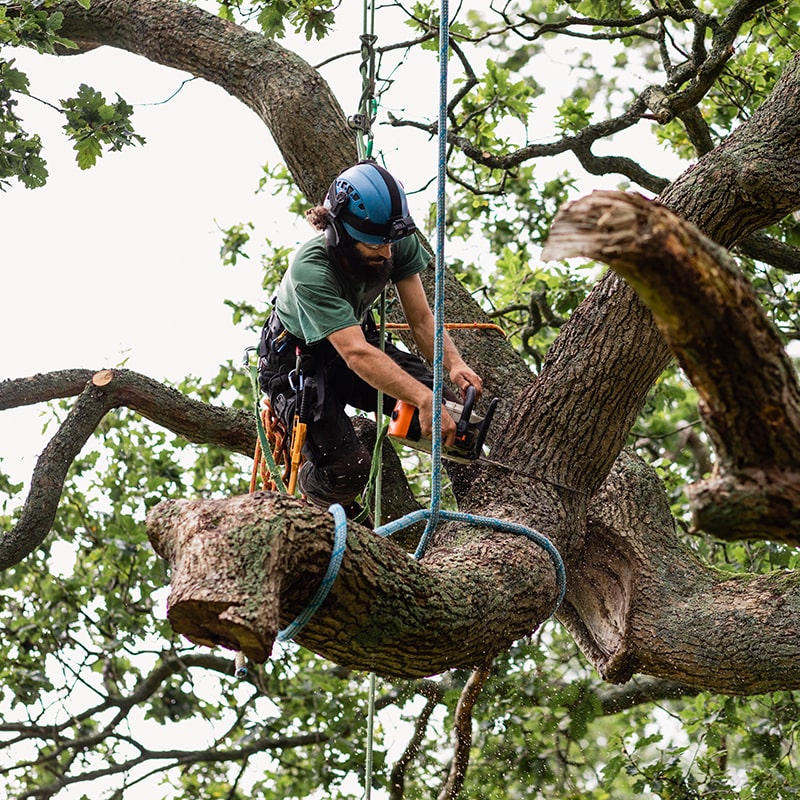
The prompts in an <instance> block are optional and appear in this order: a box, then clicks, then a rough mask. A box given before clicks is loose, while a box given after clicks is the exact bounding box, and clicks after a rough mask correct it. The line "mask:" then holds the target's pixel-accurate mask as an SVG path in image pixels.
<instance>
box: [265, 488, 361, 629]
mask: <svg viewBox="0 0 800 800" xmlns="http://www.w3.org/2000/svg"><path fill="white" fill-rule="evenodd" d="M328 511H330V512H331V514H333V521H334V525H335V528H334V531H333V550H332V551H331V560H330V561H329V562H328V569H327V570H326V571H325V575H324V576H323V578H322V582H321V583H320V585H319V587H318V588H317V591H316V593H315V595H314V596H313V597H312V598H311V602H310V603H309V604H308V605H307V606H306V607H305V608H304V609H303V610H302V611H301V612H300V613H299V614H298V615H297V616H296V617H295V619H294V620H293V621H292V622H291V623H290V624H289V625H287V626H286V627H285V628H284V629H283V630H281V631H278V635H277V636H276V637H275V638H276V640H277V641H279V642H287V641H289V640H290V639H294V637H295V636H297V634H298V633H300V631H301V630H303V628H304V627H305V626H306V623H307V622H308V621H309V620H310V619H311V617H313V616H314V614H316V612H317V610H318V609H319V607H320V606H321V605H322V604H323V603H324V602H325V598H326V597H327V596H328V592H330V590H331V587H332V586H333V584H334V581H335V580H336V576H337V575H338V574H339V567H341V565H342V560H343V559H344V551H345V549H346V548H347V516H346V515H345V513H344V509H343V508H342V506H340V505H339V504H338V503H334V504H333V505H331V506H329V507H328Z"/></svg>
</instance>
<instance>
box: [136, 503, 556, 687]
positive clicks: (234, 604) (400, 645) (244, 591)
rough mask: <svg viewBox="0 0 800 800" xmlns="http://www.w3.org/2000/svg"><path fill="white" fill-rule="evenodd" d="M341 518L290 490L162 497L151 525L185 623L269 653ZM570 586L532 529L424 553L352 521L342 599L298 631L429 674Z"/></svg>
mask: <svg viewBox="0 0 800 800" xmlns="http://www.w3.org/2000/svg"><path fill="white" fill-rule="evenodd" d="M333 527H334V526H333V518H332V517H331V515H330V514H327V513H326V512H323V511H319V510H317V509H314V508H310V507H308V506H305V505H304V504H302V503H301V502H300V501H298V500H295V499H294V498H291V497H288V496H286V495H273V494H268V493H263V492H260V493H256V494H252V495H245V496H241V497H232V498H230V499H226V500H214V501H202V500H196V501H166V502H164V503H161V504H159V505H158V506H156V507H155V508H154V509H151V511H150V512H149V513H148V534H149V536H150V539H151V542H152V543H153V546H154V547H155V548H156V551H157V552H158V553H159V554H160V555H161V556H162V557H163V558H165V559H167V560H168V561H169V562H170V564H171V565H172V580H171V584H172V593H171V596H170V602H169V619H170V622H171V623H172V625H173V627H174V628H175V630H176V631H178V632H179V633H183V634H185V635H186V636H188V637H189V638H190V639H192V641H196V642H200V643H203V644H208V645H214V644H222V645H224V646H227V647H229V648H232V649H237V650H242V651H243V652H245V653H246V654H247V655H248V656H249V657H250V658H252V659H253V660H255V661H259V662H261V661H264V660H265V659H266V658H267V657H268V656H269V654H270V651H271V649H272V643H273V640H274V638H275V636H276V634H277V632H278V630H279V628H283V627H285V626H287V625H288V624H289V623H290V622H291V621H292V620H293V619H294V617H295V616H296V615H297V614H299V613H300V611H302V610H303V608H305V606H306V605H307V604H308V602H309V601H310V600H311V597H312V595H313V594H314V592H315V591H316V588H317V586H318V585H319V582H320V581H321V580H322V576H323V574H324V572H325V570H326V569H327V566H328V562H329V560H330V555H331V548H332V542H333ZM556 595H557V586H556V578H555V572H554V570H553V566H552V563H551V561H550V559H549V557H548V556H547V555H546V554H545V552H544V551H543V550H542V549H541V548H540V547H539V546H538V545H536V544H534V543H532V542H530V541H529V540H527V539H526V538H525V537H522V536H515V535H514V534H501V533H492V532H488V531H479V532H477V533H475V535H474V536H471V537H470V539H469V541H467V542H464V543H462V544H461V545H460V546H457V547H437V548H436V549H435V550H434V551H431V552H430V553H429V555H426V556H425V558H423V559H422V560H421V561H416V560H414V559H413V558H411V557H410V556H409V555H408V554H407V553H406V552H405V551H404V550H402V549H401V548H399V547H397V546H396V545H394V544H393V543H392V542H391V541H387V540H386V539H383V538H381V537H379V536H377V535H375V534H373V533H372V532H371V531H368V530H366V529H364V528H361V527H360V526H358V525H351V526H350V527H349V530H348V537H347V551H346V553H345V557H344V561H343V562H342V565H341V568H340V569H339V573H338V577H337V579H336V581H335V583H334V585H333V588H332V589H331V591H330V594H329V595H328V599H327V600H326V601H325V603H324V604H323V605H322V607H321V608H320V609H319V610H318V611H317V612H316V614H315V615H314V617H313V619H312V621H311V622H310V623H309V624H308V625H307V626H306V627H305V628H304V629H303V630H302V631H301V632H300V634H299V635H298V636H297V641H298V642H300V643H301V644H303V645H305V646H306V647H308V648H309V649H311V650H313V651H315V652H318V653H320V654H321V655H323V656H325V657H326V658H329V659H331V660H332V661H335V662H336V663H338V664H342V665H344V666H347V667H352V668H354V669H365V670H371V671H373V672H376V673H378V674H381V675H391V676H395V677H421V676H424V675H430V674H432V673H436V672H441V671H444V670H447V669H450V668H451V667H472V666H474V665H476V664H482V663H484V662H485V660H486V658H487V657H488V656H491V655H493V654H494V653H496V652H499V651H500V650H503V649H505V648H507V647H508V646H509V645H510V644H511V643H512V642H513V641H515V640H517V639H519V638H521V637H522V636H525V635H527V634H529V633H530V632H531V631H532V630H533V629H534V628H535V627H537V626H538V625H539V624H540V623H541V622H542V621H543V620H544V619H546V618H547V616H548V615H549V614H550V613H551V612H552V610H553V604H554V601H555V597H556Z"/></svg>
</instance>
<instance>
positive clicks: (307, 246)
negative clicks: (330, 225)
mask: <svg viewBox="0 0 800 800" xmlns="http://www.w3.org/2000/svg"><path fill="white" fill-rule="evenodd" d="M329 263H330V258H329V257H328V248H327V246H326V244H325V237H324V236H323V235H322V234H320V235H319V236H315V237H314V238H313V239H309V240H308V241H307V242H303V244H301V245H300V247H299V248H298V249H297V251H296V252H295V254H294V257H293V258H292V267H299V268H304V267H308V268H312V269H319V268H321V267H327V265H328V264H329Z"/></svg>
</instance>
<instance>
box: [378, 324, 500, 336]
mask: <svg viewBox="0 0 800 800" xmlns="http://www.w3.org/2000/svg"><path fill="white" fill-rule="evenodd" d="M408 327H409V326H408V323H407V322H387V323H386V329H387V330H392V331H407V330H408ZM444 327H445V328H446V329H447V330H465V329H468V328H476V329H478V330H483V331H499V332H500V333H502V334H503V336H505V335H506V332H505V331H504V330H503V329H502V328H501V327H500V326H499V325H496V324H495V323H494V322H445V324H444Z"/></svg>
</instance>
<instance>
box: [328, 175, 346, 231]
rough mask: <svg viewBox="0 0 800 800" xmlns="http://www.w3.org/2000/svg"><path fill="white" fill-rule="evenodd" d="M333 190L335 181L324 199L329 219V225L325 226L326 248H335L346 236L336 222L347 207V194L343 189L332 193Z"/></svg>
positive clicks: (339, 224)
mask: <svg viewBox="0 0 800 800" xmlns="http://www.w3.org/2000/svg"><path fill="white" fill-rule="evenodd" d="M335 189H336V181H334V182H333V183H332V184H331V187H330V189H328V195H327V197H326V198H325V208H327V209H328V217H329V218H330V223H329V224H328V225H326V226H325V243H326V244H327V245H328V247H337V246H338V245H339V244H340V243H341V241H342V240H343V239H344V238H345V237H346V236H347V234H346V232H345V231H344V230H343V228H342V226H341V223H340V222H339V220H338V216H339V213H340V212H341V210H342V208H344V206H346V205H347V192H346V191H345V190H344V189H339V190H338V191H336V192H335V193H334V190H335Z"/></svg>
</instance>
